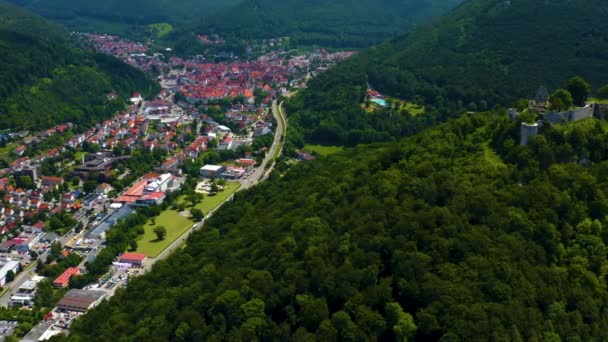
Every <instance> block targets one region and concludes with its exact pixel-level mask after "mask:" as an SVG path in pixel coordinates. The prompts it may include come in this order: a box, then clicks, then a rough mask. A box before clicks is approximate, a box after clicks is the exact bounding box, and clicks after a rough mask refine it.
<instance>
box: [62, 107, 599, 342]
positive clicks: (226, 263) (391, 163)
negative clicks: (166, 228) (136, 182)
mask: <svg viewBox="0 0 608 342" xmlns="http://www.w3.org/2000/svg"><path fill="white" fill-rule="evenodd" d="M518 126H519V122H511V121H510V120H509V119H508V118H507V115H506V113H501V114H498V113H496V114H474V115H464V116H463V117H461V118H459V119H455V120H452V121H449V122H448V123H446V124H443V125H440V126H438V127H436V128H433V129H429V130H426V131H424V132H422V133H420V134H418V135H416V136H413V137H411V138H408V139H405V140H403V141H401V142H395V143H389V144H380V145H375V146H367V147H358V148H355V149H351V150H349V151H346V152H344V153H342V154H338V155H334V156H332V157H329V158H321V159H319V160H317V161H316V162H312V163H307V164H301V165H298V166H297V167H294V168H293V169H292V170H291V171H288V172H287V173H286V174H284V175H283V176H281V177H279V176H278V175H276V174H273V175H272V176H271V179H270V180H269V181H267V182H265V183H263V184H261V185H260V186H258V187H256V188H254V189H251V190H248V191H246V192H243V193H239V194H238V195H237V196H236V197H235V200H234V201H232V202H230V203H228V204H226V205H225V206H224V207H223V208H222V209H221V210H220V211H218V212H217V213H216V214H215V215H214V216H213V217H212V218H211V219H210V220H208V221H207V223H206V225H205V227H204V229H202V230H201V231H198V232H196V233H194V234H193V235H192V236H191V237H190V238H189V240H188V242H187V245H186V247H185V248H184V249H182V250H180V251H179V252H177V253H176V254H174V255H173V256H171V257H170V258H169V259H168V260H166V261H161V262H159V263H157V264H156V265H155V266H154V268H153V271H152V272H151V273H148V274H146V275H145V276H142V277H138V278H135V279H132V280H131V281H130V283H129V286H128V287H127V288H126V289H123V290H119V291H118V292H117V294H116V296H115V297H113V298H112V299H111V300H110V301H108V302H104V303H102V304H101V305H99V306H98V307H97V308H95V309H93V310H91V311H90V312H89V313H88V314H87V315H85V316H84V317H83V318H81V319H80V320H78V321H77V322H76V323H75V324H74V326H73V330H72V335H71V336H70V340H73V341H95V340H111V339H117V340H123V341H141V340H146V341H160V340H177V341H187V340H194V341H202V340H210V341H215V340H255V339H256V338H257V339H258V340H290V339H292V340H310V341H312V340H315V339H316V340H320V341H336V340H349V341H364V340H375V339H378V340H400V341H404V340H418V341H429V340H439V339H441V340H442V341H523V340H525V341H558V340H559V338H560V337H561V338H562V339H563V340H583V341H584V340H606V339H608V335H607V331H608V326H607V322H608V311H607V309H606V306H605V303H606V301H607V300H608V290H607V287H606V284H607V281H608V279H607V274H608V261H607V256H608V255H607V254H608V246H607V243H608V229H605V228H604V227H605V226H608V218H607V216H606V212H607V210H608V178H607V177H606V174H607V173H606V170H608V160H607V158H608V154H607V152H606V151H608V148H607V147H608V146H607V143H606V141H608V125H607V124H606V123H605V122H600V121H596V120H595V119H589V120H586V121H582V122H579V123H576V124H570V125H567V126H564V127H559V128H554V129H550V128H545V129H544V131H543V134H542V136H539V137H537V138H536V139H534V141H533V142H532V143H531V144H530V146H528V147H522V146H519V145H518V144H517V143H516V141H518ZM582 160H584V162H583V163H579V161H582Z"/></svg>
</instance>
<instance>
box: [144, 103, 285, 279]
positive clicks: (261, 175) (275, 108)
mask: <svg viewBox="0 0 608 342" xmlns="http://www.w3.org/2000/svg"><path fill="white" fill-rule="evenodd" d="M282 106H283V102H281V103H280V104H278V105H277V101H276V100H274V101H273V102H272V115H273V116H274V118H275V119H276V121H277V129H276V130H275V133H274V141H273V143H272V146H271V148H270V149H269V150H268V153H267V154H266V158H264V162H263V163H262V165H261V166H259V167H258V168H256V169H255V171H254V173H253V174H252V175H250V176H249V177H248V179H247V180H245V181H243V182H241V187H240V188H239V190H238V191H242V190H246V189H249V188H251V187H252V186H254V185H256V184H258V183H259V182H261V181H263V180H264V179H266V178H267V177H268V175H269V174H270V172H271V171H272V168H273V167H274V160H273V159H274V155H275V154H276V153H277V149H279V148H282V147H283V144H282V142H281V139H283V137H284V136H285V135H286V133H287V121H286V120H285V117H284V116H283V111H282ZM269 163H272V165H271V166H270V167H269V168H268V169H266V166H267V165H268V164H269ZM232 198H233V196H230V197H229V198H228V199H226V201H225V202H227V201H230V200H232ZM225 202H224V203H225ZM222 204H223V203H222ZM222 204H220V205H219V206H218V207H217V208H216V209H215V210H214V211H212V212H209V213H208V214H207V216H206V217H205V220H207V219H208V218H210V217H211V216H212V215H213V213H214V212H215V211H216V210H218V209H219V208H220V207H221V206H222ZM205 220H203V221H202V222H199V223H196V224H194V225H193V226H192V228H190V229H189V230H188V231H187V232H185V233H184V234H183V235H182V236H180V237H179V238H178V239H177V240H175V241H173V243H171V245H169V247H167V248H166V249H165V250H164V251H162V252H161V253H160V254H159V255H158V256H157V257H156V258H152V259H150V260H148V262H146V264H145V267H144V272H147V271H149V270H150V269H151V268H152V265H154V263H156V262H158V261H159V260H163V259H166V258H168V257H169V255H171V254H172V253H173V252H174V251H176V250H178V249H180V248H181V247H182V246H183V244H184V243H185V242H186V240H187V239H188V237H189V236H190V234H192V233H193V232H194V231H196V230H198V229H200V228H201V227H202V226H203V224H204V223H205Z"/></svg>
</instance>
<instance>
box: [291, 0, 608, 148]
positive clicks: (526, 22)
mask: <svg viewBox="0 0 608 342" xmlns="http://www.w3.org/2000/svg"><path fill="white" fill-rule="evenodd" d="M606 13H608V3H606V2H605V1H599V0H554V1H526V0H513V1H502V0H468V1H466V2H465V3H463V4H462V5H460V6H459V7H457V8H456V9H454V10H453V11H451V12H450V13H449V14H447V15H445V16H444V17H442V18H441V19H438V20H436V21H435V22H434V23H433V24H432V25H428V26H425V27H423V28H421V29H419V30H417V31H415V32H414V33H412V34H410V35H408V36H403V37H400V38H398V39H395V40H393V41H391V42H389V43H386V44H383V45H380V46H377V47H373V48H370V49H368V50H366V51H364V52H362V53H361V54H359V55H358V56H356V57H355V58H353V59H352V60H350V61H348V62H346V63H344V65H342V66H340V67H338V68H335V69H334V70H332V71H330V72H328V73H327V74H325V75H322V76H321V77H319V80H317V81H315V82H312V83H311V85H310V87H309V90H307V91H305V92H304V93H303V95H302V97H301V98H300V100H299V102H295V103H294V106H292V108H291V113H290V114H293V115H294V116H295V118H294V120H293V123H294V125H295V126H298V125H299V126H301V127H302V128H303V129H302V134H303V137H304V139H306V140H308V141H316V142H325V143H334V144H355V143H357V142H361V141H363V142H365V141H367V142H369V141H378V140H386V139H387V136H392V137H399V136H402V135H403V134H402V132H408V131H409V130H410V128H411V122H412V119H411V118H409V117H407V115H404V114H402V113H397V112H394V113H391V112H390V111H388V113H387V111H384V113H382V114H380V115H370V114H369V113H366V112H365V111H363V110H362V109H361V108H360V105H361V103H363V102H364V96H365V89H366V88H367V84H366V80H367V81H369V84H371V85H372V86H373V87H374V88H376V89H378V90H380V91H381V92H383V93H384V94H388V95H391V96H393V97H397V98H401V99H407V100H415V101H416V102H419V103H421V104H426V105H427V114H430V117H427V118H424V119H421V118H416V119H414V120H413V121H414V124H416V122H419V121H420V120H427V121H430V122H435V121H437V117H438V116H442V115H445V113H451V114H454V113H457V112H462V111H466V110H473V111H475V110H486V109H488V108H493V107H494V106H495V105H497V104H498V105H504V106H509V105H513V102H514V101H515V100H516V99H518V98H522V97H524V98H531V97H533V96H534V94H535V91H536V89H537V88H538V87H539V86H540V85H541V84H544V85H546V86H547V87H549V88H550V89H551V88H556V87H563V86H565V83H566V81H567V79H568V78H570V77H571V76H574V75H580V76H582V77H584V78H585V79H587V80H588V81H589V82H590V83H592V84H593V85H594V86H595V87H596V88H597V87H599V86H601V85H603V83H607V81H606V76H607V74H608V68H607V67H606V65H607V62H608V53H606V51H608V22H606V21H605V20H603V15H602V14H606ZM336 94H341V95H340V96H336ZM343 94H348V96H343ZM346 99H348V101H347V100H346ZM391 122H392V123H391ZM400 122H402V123H403V124H401V123H400ZM387 126H389V127H388V129H387ZM363 131H364V132H367V133H366V134H360V132H363ZM351 136H352V137H353V138H352V139H351V138H350V137H351ZM357 137H360V138H357ZM324 140H325V141H324Z"/></svg>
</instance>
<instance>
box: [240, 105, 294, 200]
mask: <svg viewBox="0 0 608 342" xmlns="http://www.w3.org/2000/svg"><path fill="white" fill-rule="evenodd" d="M282 105H283V102H281V104H280V105H277V100H274V101H273V102H272V115H273V116H274V118H275V120H276V122H277V129H276V130H275V132H274V141H273V142H272V146H271V147H270V148H269V149H268V153H266V158H264V162H263V163H262V165H260V166H259V167H258V168H256V169H255V171H254V172H253V174H252V175H251V176H249V177H248V178H247V180H245V181H243V182H242V186H241V190H245V189H249V188H251V187H252V186H254V185H256V184H257V183H258V182H260V181H261V180H263V179H265V178H266V177H268V175H269V174H270V171H272V168H273V167H274V162H275V160H274V159H275V154H277V150H278V149H279V148H282V147H283V144H282V142H281V140H282V139H283V137H285V136H286V134H287V121H286V120H285V117H284V116H283V112H282V110H281V108H280V107H281V106H282ZM270 163H272V164H270ZM269 164H270V165H269Z"/></svg>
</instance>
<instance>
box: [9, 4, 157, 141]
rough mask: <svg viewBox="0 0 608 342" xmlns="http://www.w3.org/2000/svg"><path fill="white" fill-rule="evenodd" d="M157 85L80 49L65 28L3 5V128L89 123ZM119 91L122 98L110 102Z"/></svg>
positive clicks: (128, 67) (127, 68)
mask: <svg viewBox="0 0 608 342" xmlns="http://www.w3.org/2000/svg"><path fill="white" fill-rule="evenodd" d="M135 90H138V91H141V92H142V93H143V94H146V95H153V94H155V93H156V92H158V90H159V86H158V85H157V84H156V83H155V82H153V81H151V80H149V79H148V78H147V77H146V76H145V75H144V74H143V73H142V72H140V71H138V70H136V69H134V68H132V67H130V66H128V65H126V64H124V63H122V62H120V61H118V60H116V59H115V58H113V57H109V56H104V55H101V54H96V53H90V52H85V51H81V50H78V49H77V48H76V47H75V46H74V45H73V44H72V42H71V41H70V40H69V39H68V36H67V33H66V32H65V31H63V30H62V29H61V28H59V27H56V26H54V25H52V24H49V23H47V22H46V21H45V20H44V19H42V18H39V17H37V16H35V15H32V14H31V13H29V12H27V11H24V10H22V9H19V8H17V7H15V6H12V5H8V4H6V3H4V2H0V113H1V114H2V115H0V128H19V129H42V128H47V127H50V126H53V125H56V124H57V123H62V122H66V121H71V122H73V123H75V124H85V125H90V124H94V123H97V122H98V121H99V120H100V119H102V118H107V117H109V116H111V115H112V114H114V112H116V111H117V110H120V109H122V108H123V107H124V104H125V102H124V100H125V99H126V98H127V97H128V96H129V95H130V94H131V92H132V91H135ZM110 92H116V93H118V95H119V98H118V99H117V100H114V101H110V100H108V99H107V94H108V93H110Z"/></svg>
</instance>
